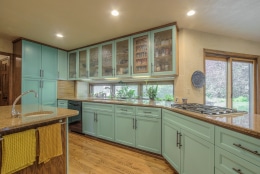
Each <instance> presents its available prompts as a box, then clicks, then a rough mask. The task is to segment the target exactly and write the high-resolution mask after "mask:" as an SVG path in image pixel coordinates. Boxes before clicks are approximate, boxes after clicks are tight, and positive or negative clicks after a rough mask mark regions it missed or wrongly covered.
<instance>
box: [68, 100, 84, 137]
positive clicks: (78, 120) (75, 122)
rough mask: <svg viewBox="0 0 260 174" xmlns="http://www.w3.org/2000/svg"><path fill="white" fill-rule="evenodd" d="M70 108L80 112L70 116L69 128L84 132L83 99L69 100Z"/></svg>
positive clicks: (73, 130)
mask: <svg viewBox="0 0 260 174" xmlns="http://www.w3.org/2000/svg"><path fill="white" fill-rule="evenodd" d="M68 109H73V110H77V111H79V114H78V115H76V116H74V117H70V118H69V129H70V130H71V131H72V132H77V133H82V114H81V113H82V105H81V101H73V100H69V101H68Z"/></svg>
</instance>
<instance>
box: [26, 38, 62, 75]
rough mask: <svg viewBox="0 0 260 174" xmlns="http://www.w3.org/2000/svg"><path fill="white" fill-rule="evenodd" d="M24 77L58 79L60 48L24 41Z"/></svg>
mask: <svg viewBox="0 0 260 174" xmlns="http://www.w3.org/2000/svg"><path fill="white" fill-rule="evenodd" d="M22 49H23V51H22V54H23V55H22V57H23V58H22V64H23V68H22V77H26V78H44V79H57V77H58V69H57V67H58V50H57V49H56V48H52V47H48V46H45V45H41V44H38V43H34V42H30V41H27V40H23V41H22Z"/></svg>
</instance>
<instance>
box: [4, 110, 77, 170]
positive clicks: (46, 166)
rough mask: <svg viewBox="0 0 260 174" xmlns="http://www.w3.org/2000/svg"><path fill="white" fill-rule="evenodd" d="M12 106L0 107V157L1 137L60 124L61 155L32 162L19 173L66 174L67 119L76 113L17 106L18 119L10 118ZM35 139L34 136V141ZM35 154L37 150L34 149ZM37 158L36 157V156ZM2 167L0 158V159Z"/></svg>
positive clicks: (73, 111)
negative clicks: (45, 160) (39, 162)
mask: <svg viewBox="0 0 260 174" xmlns="http://www.w3.org/2000/svg"><path fill="white" fill-rule="evenodd" d="M11 110H12V106H1V107H0V134H1V141H0V144H1V148H0V156H2V152H3V149H2V143H3V138H2V137H3V136H5V135H10V134H14V133H18V132H22V131H26V130H29V129H37V128H39V127H44V126H47V125H52V124H55V123H60V124H61V141H62V150H63V153H62V155H60V156H57V157H54V158H52V159H51V160H50V161H49V162H47V163H41V164H38V162H37V161H36V162H34V163H33V165H31V166H29V167H27V168H24V169H22V170H20V171H19V173H26V174H29V173H67V166H68V164H67V158H68V128H67V117H71V116H74V115H77V114H78V111H75V110H69V109H62V108H56V107H49V106H42V105H18V106H16V110H17V111H19V112H21V114H20V116H19V117H16V118H14V117H11ZM38 138H39V137H37V134H36V140H37V139H38ZM36 151H37V154H38V151H39V149H37V148H36ZM37 156H38V155H37ZM0 164H1V166H2V158H0Z"/></svg>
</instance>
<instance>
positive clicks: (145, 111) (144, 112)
mask: <svg viewBox="0 0 260 174" xmlns="http://www.w3.org/2000/svg"><path fill="white" fill-rule="evenodd" d="M144 113H146V114H151V113H152V112H147V111H144Z"/></svg>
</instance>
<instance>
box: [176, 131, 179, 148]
mask: <svg viewBox="0 0 260 174" xmlns="http://www.w3.org/2000/svg"><path fill="white" fill-rule="evenodd" d="M179 144H180V143H179V132H178V131H177V136H176V147H178V146H179Z"/></svg>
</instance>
